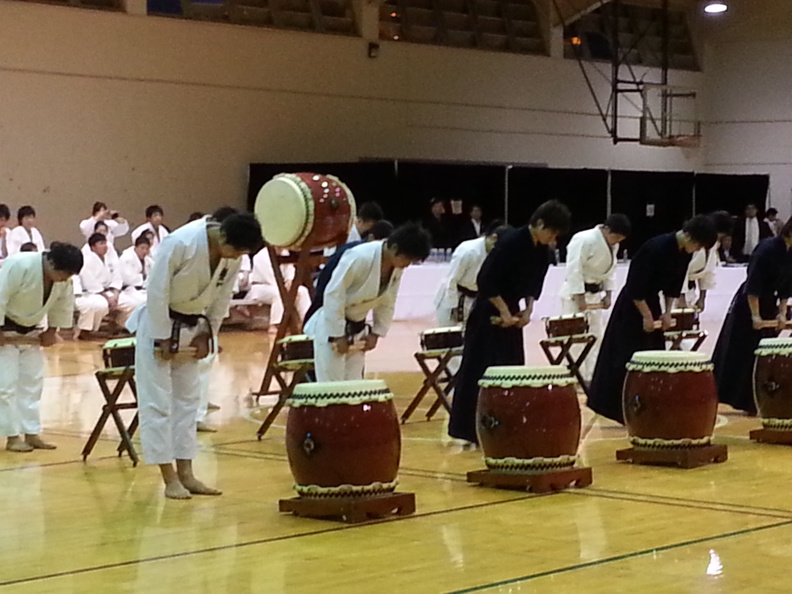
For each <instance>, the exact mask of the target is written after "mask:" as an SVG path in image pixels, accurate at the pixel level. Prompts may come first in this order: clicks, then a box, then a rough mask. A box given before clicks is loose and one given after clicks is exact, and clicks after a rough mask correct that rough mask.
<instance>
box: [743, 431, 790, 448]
mask: <svg viewBox="0 0 792 594" xmlns="http://www.w3.org/2000/svg"><path fill="white" fill-rule="evenodd" d="M748 437H749V438H750V439H751V440H753V441H758V442H760V443H772V444H776V445H792V431H778V430H774V429H754V430H753V431H751V432H750V433H749V434H748Z"/></svg>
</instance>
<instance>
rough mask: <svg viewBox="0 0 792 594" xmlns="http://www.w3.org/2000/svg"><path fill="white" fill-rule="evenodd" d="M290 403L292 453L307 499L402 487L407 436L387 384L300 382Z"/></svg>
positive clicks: (298, 484) (297, 486)
mask: <svg viewBox="0 0 792 594" xmlns="http://www.w3.org/2000/svg"><path fill="white" fill-rule="evenodd" d="M289 405H290V406H291V409H290V410H289V416H288V420H287V423H286V451H287V453H288V456H289V465H290V466H291V471H292V475H293V476H294V480H295V486H294V488H295V490H296V491H297V493H299V494H300V496H301V497H304V498H327V497H366V496H373V495H381V494H386V493H391V492H392V491H393V490H394V489H395V488H396V483H397V480H396V475H397V472H398V469H399V458H400V456H401V433H400V430H399V419H398V415H397V414H396V408H395V407H394V405H393V394H392V393H391V391H390V390H389V389H388V386H387V385H386V384H385V382H384V381H382V380H358V381H344V382H324V383H312V384H300V385H298V386H297V387H296V388H295V389H294V393H293V394H292V397H291V399H290V400H289Z"/></svg>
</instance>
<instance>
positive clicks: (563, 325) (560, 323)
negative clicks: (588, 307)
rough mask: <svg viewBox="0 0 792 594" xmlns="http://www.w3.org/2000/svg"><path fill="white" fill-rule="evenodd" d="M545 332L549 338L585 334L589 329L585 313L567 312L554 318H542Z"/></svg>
mask: <svg viewBox="0 0 792 594" xmlns="http://www.w3.org/2000/svg"><path fill="white" fill-rule="evenodd" d="M544 323H545V332H547V336H549V337H550V338H556V337H559V336H574V335H577V334H585V333H586V332H588V330H589V324H588V318H587V317H586V314H582V313H581V314H568V315H564V316H557V317H554V318H544Z"/></svg>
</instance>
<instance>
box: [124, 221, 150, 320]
mask: <svg viewBox="0 0 792 594" xmlns="http://www.w3.org/2000/svg"><path fill="white" fill-rule="evenodd" d="M150 249H151V244H150V243H149V240H148V238H147V236H146V235H141V236H140V237H138V238H137V239H136V240H135V245H133V246H130V247H128V248H127V249H125V250H124V251H123V252H122V253H121V257H120V258H119V262H118V263H119V266H120V269H121V287H122V288H121V294H120V295H119V296H118V304H119V307H120V308H121V309H122V310H129V311H133V310H134V309H135V308H136V307H137V306H139V305H142V304H143V303H145V302H146V282H147V281H148V276H149V273H150V272H151V266H152V265H153V264H154V260H153V259H152V258H151V256H149V250H150Z"/></svg>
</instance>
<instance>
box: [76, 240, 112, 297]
mask: <svg viewBox="0 0 792 594" xmlns="http://www.w3.org/2000/svg"><path fill="white" fill-rule="evenodd" d="M81 251H82V255H83V267H82V270H81V271H80V285H81V287H82V292H84V293H90V294H92V295H98V294H99V293H103V292H104V291H107V290H108V289H116V290H118V291H120V290H121V287H122V285H123V283H122V280H121V266H120V265H119V262H118V254H116V253H115V252H114V251H112V250H110V249H108V250H107V253H106V254H105V257H104V260H102V258H100V257H99V256H98V255H97V254H96V252H94V251H93V250H91V248H89V247H88V244H85V245H84V246H83V248H82V250H81Z"/></svg>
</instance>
